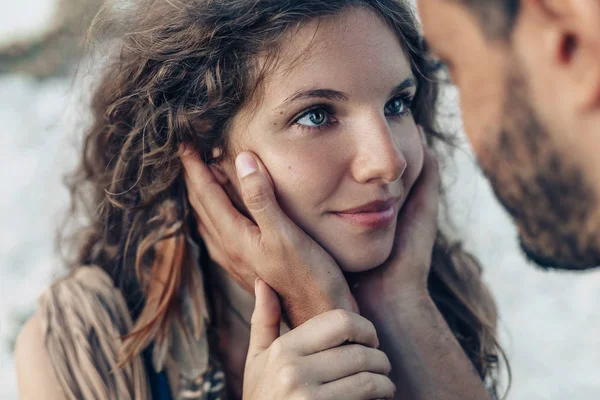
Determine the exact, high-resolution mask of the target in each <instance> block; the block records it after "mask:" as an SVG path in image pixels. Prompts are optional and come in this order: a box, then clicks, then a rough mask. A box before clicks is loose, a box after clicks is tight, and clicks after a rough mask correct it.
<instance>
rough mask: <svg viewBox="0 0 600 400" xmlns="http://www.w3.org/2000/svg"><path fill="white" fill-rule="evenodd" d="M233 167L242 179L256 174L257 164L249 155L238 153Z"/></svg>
mask: <svg viewBox="0 0 600 400" xmlns="http://www.w3.org/2000/svg"><path fill="white" fill-rule="evenodd" d="M235 167H236V169H237V174H238V177H239V178H240V179H243V178H245V177H247V176H248V175H250V174H252V173H254V172H256V170H257V169H258V164H256V160H255V159H254V157H252V156H251V155H250V154H248V153H240V154H239V155H238V156H237V158H236V159H235Z"/></svg>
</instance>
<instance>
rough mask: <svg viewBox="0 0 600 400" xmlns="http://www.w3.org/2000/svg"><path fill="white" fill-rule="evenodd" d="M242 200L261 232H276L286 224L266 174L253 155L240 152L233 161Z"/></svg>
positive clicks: (286, 219)
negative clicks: (265, 230)
mask: <svg viewBox="0 0 600 400" xmlns="http://www.w3.org/2000/svg"><path fill="white" fill-rule="evenodd" d="M235 166H236V169H237V174H238V178H239V180H240V189H241V194H242V199H243V201H244V204H245V205H246V208H247V209H248V211H249V212H250V214H251V215H252V217H253V218H254V220H255V221H256V223H257V225H258V226H259V228H260V229H261V231H263V230H264V229H267V230H278V229H279V228H280V227H281V226H282V224H286V223H287V222H288V217H287V216H286V215H285V213H284V212H283V210H281V208H280V207H279V204H278V203H277V199H276V198H275V189H274V188H273V183H272V181H271V179H270V177H269V176H268V175H267V174H268V172H267V170H266V168H265V167H264V166H263V165H262V163H261V162H260V161H259V160H258V157H256V156H255V155H254V154H251V153H248V152H242V153H240V154H238V156H237V158H236V160H235Z"/></svg>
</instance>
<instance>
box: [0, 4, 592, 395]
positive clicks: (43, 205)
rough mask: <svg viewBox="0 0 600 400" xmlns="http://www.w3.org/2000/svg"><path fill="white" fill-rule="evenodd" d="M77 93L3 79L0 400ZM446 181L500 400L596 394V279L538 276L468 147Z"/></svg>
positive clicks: (57, 205) (65, 158)
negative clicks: (493, 336) (488, 291)
mask: <svg viewBox="0 0 600 400" xmlns="http://www.w3.org/2000/svg"><path fill="white" fill-rule="evenodd" d="M34 3H35V4H34ZM54 4H56V3H55V0H27V1H23V2H14V1H8V0H1V1H0V10H2V11H3V12H2V13H0V16H3V17H0V37H1V38H2V39H3V40H4V42H6V41H8V40H10V38H14V37H26V36H29V37H35V35H38V34H41V33H43V31H44V26H45V25H44V24H47V23H48V21H50V19H51V18H50V15H51V14H52V12H53V11H54ZM7 10H8V12H6V11H7ZM31 10H36V12H35V13H31ZM19 16H20V17H19ZM2 44H4V43H3V42H2V41H0V47H1V45H2ZM79 88H80V86H79V85H75V86H73V85H72V83H71V80H70V79H64V78H62V79H60V78H56V79H53V80H45V81H42V82H39V81H35V80H33V79H32V78H28V77H25V76H18V75H9V76H0V93H2V96H0V182H2V188H3V189H2V191H1V196H0V388H1V389H0V398H1V399H2V400H4V399H7V400H11V399H16V398H17V392H16V381H15V374H14V365H13V361H12V350H11V340H12V339H13V338H14V336H15V333H16V331H17V329H18V327H19V325H20V321H21V320H22V319H23V318H26V317H27V315H29V314H30V313H31V312H32V311H33V309H34V307H35V298H36V297H37V296H38V295H39V293H40V292H41V290H43V288H44V287H45V286H46V285H47V284H48V283H49V282H50V281H51V280H52V277H53V276H54V275H55V274H56V273H57V272H60V267H59V263H58V261H57V258H56V256H55V255H54V253H53V238H54V232H55V229H56V226H57V224H58V222H59V221H60V215H61V213H62V212H63V211H64V208H65V206H66V202H67V199H68V197H67V193H66V190H65V189H64V188H63V186H62V184H61V175H62V174H63V173H64V172H65V171H67V170H68V169H70V168H71V167H72V166H73V165H74V160H75V154H76V152H75V150H74V149H75V143H76V142H77V140H76V138H74V132H75V133H77V132H78V130H77V127H80V126H81V119H80V117H79V116H78V115H79V114H78V113H79V111H80V110H79V109H78V107H79V106H80V104H81V103H80V102H79V96H80V95H79V91H80V89H79ZM74 93H75V95H74ZM444 173H445V174H446V178H447V181H448V182H450V192H451V199H452V200H451V204H452V205H453V210H454V211H453V213H452V215H453V217H454V220H455V221H456V222H457V224H456V225H457V226H458V229H459V231H460V232H461V233H462V235H461V236H462V237H464V238H465V239H466V245H467V248H469V249H470V250H472V251H473V252H475V253H476V254H477V255H478V257H479V258H480V260H481V261H482V263H483V265H484V267H485V279H486V280H487V281H488V283H489V284H490V286H491V287H492V290H493V292H494V294H495V295H496V299H497V302H498V305H499V309H500V315H501V318H502V324H501V330H502V343H503V345H504V346H505V348H506V350H507V351H508V355H509V358H510V361H511V364H512V368H513V377H514V379H513V388H512V390H511V392H510V395H509V397H508V398H509V399H515V400H564V399H569V400H596V399H598V398H600V374H599V373H598V371H599V370H600V316H599V313H598V311H597V308H596V306H597V305H598V304H600V272H594V273H586V274H559V273H545V272H541V271H539V270H537V269H535V267H533V266H531V265H527V263H526V262H525V261H524V260H523V258H522V257H521V255H520V252H519V250H518V247H517V244H516V240H515V232H514V228H513V226H512V225H511V223H510V221H509V220H508V218H507V217H506V215H505V214H504V212H503V211H502V210H501V208H500V207H499V206H498V204H497V203H496V201H495V199H494V198H493V195H492V194H491V191H490V190H489V187H488V185H487V183H486V182H485V181H484V180H483V179H482V177H481V176H480V174H479V172H478V170H477V168H476V167H475V166H474V164H473V162H472V158H471V156H470V154H469V152H468V150H464V151H462V152H459V153H457V155H456V159H455V163H454V166H452V165H451V166H449V167H447V168H445V170H444Z"/></svg>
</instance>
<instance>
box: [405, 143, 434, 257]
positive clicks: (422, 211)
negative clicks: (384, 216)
mask: <svg viewBox="0 0 600 400" xmlns="http://www.w3.org/2000/svg"><path fill="white" fill-rule="evenodd" d="M438 168H439V167H438V162H437V160H436V158H435V156H434V154H433V152H432V151H431V150H430V149H429V148H425V158H424V162H423V170H422V172H421V175H420V176H419V179H418V180H417V182H416V183H415V185H414V186H413V188H412V190H411V192H410V194H409V197H408V200H407V202H406V204H404V207H402V211H401V212H400V215H399V217H398V228H397V229H396V232H397V234H396V241H397V245H402V244H403V242H404V241H406V240H410V238H418V239H419V240H422V239H424V237H425V236H423V235H426V236H427V237H428V238H429V237H431V238H433V237H435V234H436V232H437V215H438V208H439V185H440V175H439V170H438Z"/></svg>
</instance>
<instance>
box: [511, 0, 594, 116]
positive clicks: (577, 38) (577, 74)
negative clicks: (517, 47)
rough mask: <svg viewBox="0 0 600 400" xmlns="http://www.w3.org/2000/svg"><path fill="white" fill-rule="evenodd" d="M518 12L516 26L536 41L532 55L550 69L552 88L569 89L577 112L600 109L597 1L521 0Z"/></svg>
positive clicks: (533, 44)
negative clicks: (523, 28) (524, 30)
mask: <svg viewBox="0 0 600 400" xmlns="http://www.w3.org/2000/svg"><path fill="white" fill-rule="evenodd" d="M520 12H521V15H520V16H519V19H518V24H525V25H528V26H529V29H528V31H530V32H531V33H534V34H535V35H536V37H537V38H538V42H537V44H536V43H530V45H531V46H536V45H537V46H539V47H540V48H539V49H538V50H537V51H536V50H533V49H532V53H535V54H536V56H541V57H542V60H541V62H542V63H548V65H547V66H546V67H550V68H552V69H554V72H553V73H550V76H549V78H550V79H551V80H553V81H554V82H553V83H554V84H555V87H556V88H557V89H559V90H569V97H570V98H571V99H576V102H577V103H576V104H574V105H575V106H576V107H578V108H580V109H581V110H585V109H590V108H597V107H598V106H600V2H599V1H598V0H523V1H522V3H521V10H520ZM526 21H530V22H526ZM540 51H541V53H540ZM557 95H560V93H557Z"/></svg>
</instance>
